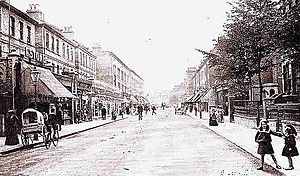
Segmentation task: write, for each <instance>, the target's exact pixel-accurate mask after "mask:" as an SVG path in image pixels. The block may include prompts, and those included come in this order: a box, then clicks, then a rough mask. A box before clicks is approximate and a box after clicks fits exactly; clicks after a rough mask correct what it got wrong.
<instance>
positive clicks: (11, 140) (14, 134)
mask: <svg viewBox="0 0 300 176" xmlns="http://www.w3.org/2000/svg"><path fill="white" fill-rule="evenodd" d="M18 121H19V119H18V117H17V116H16V111H15V110H9V111H8V112H7V121H6V126H7V128H6V130H5V135H6V138H5V145H17V144H19V138H18V131H17V130H18Z"/></svg>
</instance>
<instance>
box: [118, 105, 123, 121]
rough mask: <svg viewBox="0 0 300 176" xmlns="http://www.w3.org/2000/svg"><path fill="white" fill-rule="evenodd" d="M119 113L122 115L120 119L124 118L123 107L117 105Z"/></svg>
mask: <svg viewBox="0 0 300 176" xmlns="http://www.w3.org/2000/svg"><path fill="white" fill-rule="evenodd" d="M119 115H120V116H121V117H122V119H123V118H124V113H123V108H122V107H121V106H119Z"/></svg>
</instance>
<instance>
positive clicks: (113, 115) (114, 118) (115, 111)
mask: <svg viewBox="0 0 300 176" xmlns="http://www.w3.org/2000/svg"><path fill="white" fill-rule="evenodd" d="M116 119H117V110H116V109H115V108H114V109H113V110H112V111H111V120H116Z"/></svg>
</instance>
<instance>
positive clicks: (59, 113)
mask: <svg viewBox="0 0 300 176" xmlns="http://www.w3.org/2000/svg"><path fill="white" fill-rule="evenodd" d="M56 118H57V124H58V130H59V131H60V130H61V125H62V124H63V123H64V121H63V112H62V109H61V105H58V108H57V110H56Z"/></svg>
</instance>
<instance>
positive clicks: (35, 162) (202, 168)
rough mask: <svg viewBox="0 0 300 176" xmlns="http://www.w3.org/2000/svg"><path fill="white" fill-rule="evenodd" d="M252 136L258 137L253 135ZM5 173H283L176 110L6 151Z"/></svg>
mask: <svg viewBox="0 0 300 176" xmlns="http://www.w3.org/2000/svg"><path fill="white" fill-rule="evenodd" d="M249 140H253V139H249ZM0 162H1V168H0V175H109V176H111V175H139V176H142V175H178V176H182V175H279V173H277V171H276V170H274V169H272V168H270V167H269V166H267V167H266V171H258V170H256V168H257V167H258V166H259V163H260V161H259V160H258V159H256V158H255V157H253V156H252V155H250V154H248V153H245V152H244V151H242V150H241V149H239V148H238V147H237V146H235V145H234V144H232V143H230V142H228V141H227V140H225V139H224V138H222V137H220V136H218V135H217V134H215V133H214V132H212V131H210V130H209V129H207V128H205V127H204V126H203V125H202V124H201V122H200V121H198V120H197V119H192V118H190V117H188V116H184V115H175V114H174V111H173V109H166V110H158V111H157V115H153V116H152V115H151V113H148V114H147V115H144V117H143V120H142V121H138V117H137V116H134V117H130V118H128V119H126V120H122V121H118V122H115V123H112V124H108V125H105V126H102V127H99V128H96V129H93V130H90V131H86V132H83V133H79V134H77V135H73V136H70V137H67V138H64V139H62V140H61V141H59V144H58V146H57V147H53V145H52V146H51V147H50V149H49V150H47V149H46V148H45V147H44V146H37V147H35V148H33V149H27V150H21V151H18V152H15V153H11V154H8V155H6V156H1V158H0Z"/></svg>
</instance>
